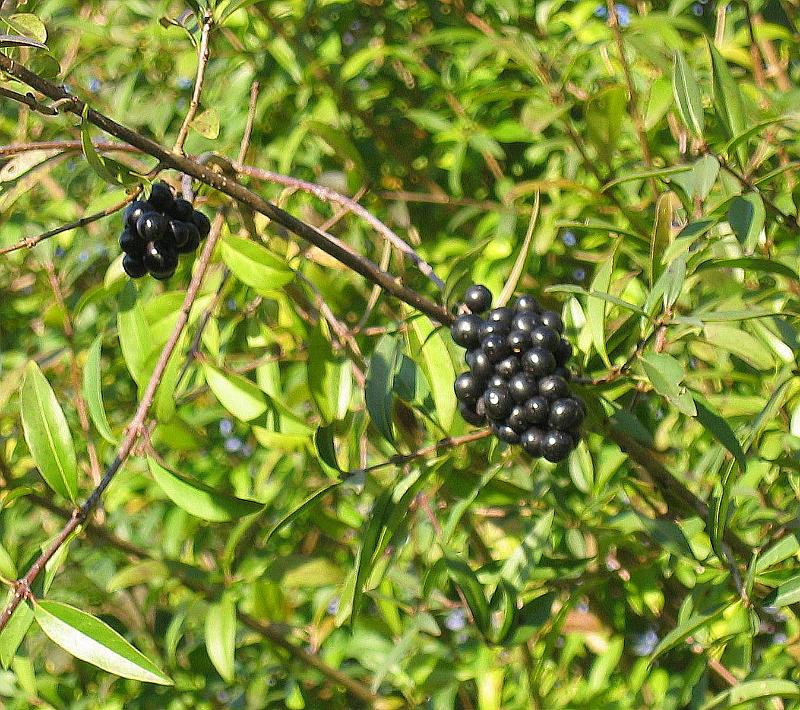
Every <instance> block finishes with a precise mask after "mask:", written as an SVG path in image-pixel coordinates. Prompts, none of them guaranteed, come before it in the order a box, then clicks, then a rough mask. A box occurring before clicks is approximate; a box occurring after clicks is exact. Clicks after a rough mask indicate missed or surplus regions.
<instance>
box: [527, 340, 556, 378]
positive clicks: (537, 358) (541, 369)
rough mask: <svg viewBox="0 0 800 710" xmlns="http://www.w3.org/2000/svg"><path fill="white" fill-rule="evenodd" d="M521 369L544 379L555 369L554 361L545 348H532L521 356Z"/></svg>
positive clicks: (551, 354)
mask: <svg viewBox="0 0 800 710" xmlns="http://www.w3.org/2000/svg"><path fill="white" fill-rule="evenodd" d="M522 367H523V369H524V370H525V372H527V373H529V374H531V375H534V376H536V377H544V376H545V375H551V374H552V373H553V370H555V369H556V359H555V357H554V356H553V353H551V352H550V351H549V350H548V349H547V348H543V347H533V348H531V349H530V350H528V352H526V353H525V354H524V355H523V356H522Z"/></svg>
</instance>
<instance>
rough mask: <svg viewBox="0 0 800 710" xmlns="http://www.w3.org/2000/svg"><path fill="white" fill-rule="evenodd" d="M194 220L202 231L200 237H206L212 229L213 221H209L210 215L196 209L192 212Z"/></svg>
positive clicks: (198, 229)
mask: <svg viewBox="0 0 800 710" xmlns="http://www.w3.org/2000/svg"><path fill="white" fill-rule="evenodd" d="M192 222H194V226H195V227H197V231H198V232H200V239H205V238H206V237H207V236H208V233H209V232H210V231H211V222H209V221H208V217H206V216H205V215H204V214H203V213H202V212H200V210H195V211H194V212H192Z"/></svg>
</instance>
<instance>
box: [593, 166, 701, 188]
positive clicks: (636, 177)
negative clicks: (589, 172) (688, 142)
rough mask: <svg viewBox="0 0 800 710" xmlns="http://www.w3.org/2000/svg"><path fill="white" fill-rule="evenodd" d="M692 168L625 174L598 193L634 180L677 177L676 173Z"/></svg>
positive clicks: (667, 168) (671, 168)
mask: <svg viewBox="0 0 800 710" xmlns="http://www.w3.org/2000/svg"><path fill="white" fill-rule="evenodd" d="M692 167H693V166H691V165H671V166H669V167H664V168H652V169H650V170H638V171H636V172H633V173H626V174H625V175H622V176H620V177H618V178H615V179H614V180H611V181H610V182H607V183H606V184H605V185H603V188H602V190H600V191H601V192H606V191H608V190H610V189H611V188H612V187H614V186H616V185H622V184H623V183H626V182H633V181H635V180H647V179H648V178H653V177H658V178H665V177H669V176H670V175H677V174H678V173H686V172H689V171H690V170H692ZM664 182H669V180H665V181H664Z"/></svg>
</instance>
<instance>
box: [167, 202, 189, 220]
mask: <svg viewBox="0 0 800 710" xmlns="http://www.w3.org/2000/svg"><path fill="white" fill-rule="evenodd" d="M193 211H194V210H193V209H192V203H191V202H189V200H184V199H183V198H182V197H179V198H178V199H176V200H175V201H174V202H173V203H172V204H171V205H170V206H169V213H170V215H171V216H172V217H175V219H179V220H181V222H188V221H190V220H191V219H192V212H193Z"/></svg>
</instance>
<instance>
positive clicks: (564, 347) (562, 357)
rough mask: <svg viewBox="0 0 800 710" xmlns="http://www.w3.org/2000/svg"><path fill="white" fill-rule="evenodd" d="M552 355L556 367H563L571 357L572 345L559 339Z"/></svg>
mask: <svg viewBox="0 0 800 710" xmlns="http://www.w3.org/2000/svg"><path fill="white" fill-rule="evenodd" d="M553 354H554V355H555V356H556V363H557V364H558V365H565V364H566V363H567V362H568V361H569V359H570V358H571V357H572V345H570V344H569V341H568V340H564V338H561V340H560V341H559V342H558V345H557V346H556V349H555V352H554V353H553Z"/></svg>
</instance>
